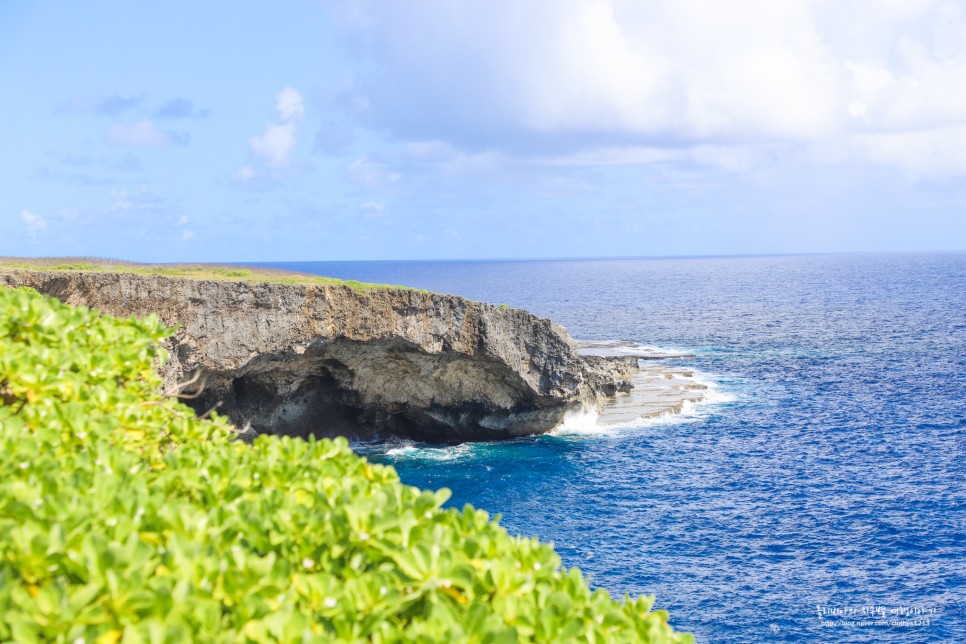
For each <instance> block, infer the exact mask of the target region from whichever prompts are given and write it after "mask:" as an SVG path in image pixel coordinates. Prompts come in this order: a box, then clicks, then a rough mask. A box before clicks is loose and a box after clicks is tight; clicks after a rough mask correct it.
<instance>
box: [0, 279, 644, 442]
mask: <svg viewBox="0 0 966 644" xmlns="http://www.w3.org/2000/svg"><path fill="white" fill-rule="evenodd" d="M0 285H5V286H8V287H18V286H27V287H31V288H34V289H36V290H38V291H40V292H41V293H45V294H48V295H51V296H53V297H56V298H58V299H60V300H62V301H64V302H66V303H68V304H72V305H83V306H88V307H92V308H98V309H100V310H102V311H104V312H106V313H110V314H112V315H117V316H130V315H146V314H150V313H156V314H157V315H158V316H159V317H160V318H161V320H162V321H163V322H164V323H165V324H168V325H170V326H176V327H177V328H176V331H175V332H174V334H173V336H172V337H171V338H170V339H169V340H168V341H167V344H168V346H167V348H168V349H169V351H170V359H169V361H168V362H167V363H166V364H165V365H164V366H163V368H162V375H163V377H164V381H165V386H166V390H167V392H168V393H169V394H172V395H173V394H175V393H177V392H178V391H179V383H184V382H186V381H191V380H194V383H193V384H192V385H191V386H189V387H186V388H182V389H181V390H180V391H181V393H182V394H190V395H192V396H194V397H192V398H190V399H188V400H186V402H188V403H189V404H191V405H192V406H193V407H195V409H197V410H198V411H199V413H202V412H205V411H208V410H209V409H212V408H217V409H218V410H219V412H221V413H224V414H226V415H227V416H229V418H231V420H232V421H233V422H234V423H235V424H236V425H237V426H238V427H240V428H246V429H247V431H248V432H249V436H252V435H254V434H257V433H275V434H285V435H292V436H303V437H304V436H309V435H315V436H335V435H343V436H348V437H350V438H357V439H372V438H378V437H381V436H400V437H404V438H413V439H418V440H430V441H466V440H494V439H504V438H510V437H514V436H521V435H530V434H540V433H544V432H547V431H550V430H552V429H553V428H554V427H556V426H557V425H558V424H559V423H560V422H561V420H562V419H563V417H564V415H565V414H567V413H568V412H571V411H574V410H579V409H589V410H596V411H601V410H603V408H604V403H605V401H606V400H607V399H608V397H611V396H614V395H616V394H620V393H624V392H628V391H630V390H631V389H632V387H633V384H632V378H633V377H634V376H635V374H637V373H639V370H638V360H637V358H635V357H633V356H609V357H602V356H593V355H586V356H584V355H581V353H580V351H579V348H578V345H577V344H576V343H575V342H574V341H573V340H572V339H571V338H570V336H569V335H568V334H567V332H566V330H564V329H563V328H562V327H560V326H559V325H555V324H553V323H552V322H551V321H550V320H548V319H545V318H539V317H537V316H534V315H532V314H530V313H528V312H526V311H522V310H519V309H508V308H506V307H497V306H493V305H490V304H485V303H480V302H473V301H470V300H466V299H464V298H461V297H457V296H452V295H442V294H436V293H427V292H423V291H416V290H410V289H403V288H364V289H360V288H353V287H350V286H341V285H312V284H283V283H273V282H247V281H231V280H205V279H191V278H181V277H166V276H162V275H145V274H134V273H125V272H120V271H119V272H105V271H85V270H77V271H65V270H34V269H30V270H25V269H3V270H2V271H0Z"/></svg>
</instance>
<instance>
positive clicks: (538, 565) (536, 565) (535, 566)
mask: <svg viewBox="0 0 966 644" xmlns="http://www.w3.org/2000/svg"><path fill="white" fill-rule="evenodd" d="M540 568H542V566H541V565H540V562H539V561H538V562H536V563H535V564H533V569H534V570H540Z"/></svg>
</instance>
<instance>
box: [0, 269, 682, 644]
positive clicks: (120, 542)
mask: <svg viewBox="0 0 966 644" xmlns="http://www.w3.org/2000/svg"><path fill="white" fill-rule="evenodd" d="M166 334H167V331H166V330H165V329H164V328H163V326H162V325H161V324H160V323H159V321H158V320H157V318H155V317H150V318H148V319H146V320H137V319H124V320H119V319H115V318H111V317H108V316H99V315H98V314H97V312H96V311H94V312H92V311H88V310H87V309H80V308H71V307H68V306H65V305H63V304H61V303H59V302H57V301H55V300H51V299H48V298H44V297H42V296H40V295H38V294H37V293H36V292H34V291H30V290H28V289H16V290H11V289H6V288H0V640H2V641H8V640H14V641H17V642H34V641H63V642H75V641H84V642H116V641H122V640H123V641H124V642H141V641H150V642H183V641H251V642H265V641H279V642H295V641H319V642H331V641H359V640H372V641H376V642H400V641H419V642H458V641H472V642H514V641H527V640H531V639H532V640H539V641H548V642H549V641H554V642H557V641H567V640H575V639H579V640H585V641H586V640H590V641H596V642H601V641H622V642H623V641H637V640H640V641H690V637H689V636H687V635H681V634H678V633H675V632H674V631H672V629H671V628H670V627H669V626H668V625H667V623H666V614H665V613H664V612H662V611H654V612H651V611H650V607H651V601H652V600H651V599H649V598H639V599H635V600H630V599H627V598H625V601H624V602H623V603H617V602H614V601H612V600H611V599H610V598H609V597H608V595H607V593H606V592H605V591H603V590H596V591H593V592H591V591H590V590H589V589H588V587H587V584H586V581H585V580H584V579H583V578H582V576H581V574H580V572H579V571H578V570H576V569H571V570H569V571H565V570H562V569H561V567H560V560H559V558H558V557H557V555H556V554H555V553H554V551H553V549H552V548H551V547H549V546H547V545H543V544H540V543H538V542H537V541H534V540H530V539H521V538H515V537H511V536H509V535H508V534H507V533H506V531H505V530H503V528H501V527H499V526H498V525H497V523H496V522H495V521H491V520H489V518H488V516H487V514H486V513H485V512H482V511H479V510H474V509H472V508H471V507H469V506H467V507H466V508H464V509H463V510H462V511H457V510H453V509H447V510H444V509H441V506H442V504H443V503H444V501H445V500H446V498H447V496H448V492H447V491H446V490H441V491H439V492H436V493H433V492H426V491H420V490H418V489H416V488H413V487H409V486H406V485H403V484H401V483H400V482H399V479H398V477H397V476H396V473H395V471H394V470H393V469H392V468H391V467H382V466H379V465H373V464H370V463H368V462H366V461H365V460H364V459H362V458H359V457H358V456H356V455H354V454H353V453H352V452H351V451H350V450H349V448H348V445H347V443H346V441H345V440H342V439H339V440H335V441H329V440H320V441H316V440H309V441H302V440H297V439H296V440H293V439H287V438H278V437H268V436H262V437H260V438H258V439H257V440H256V441H255V443H254V444H253V445H251V446H248V445H245V444H244V443H242V442H241V441H234V440H230V439H231V437H232V431H233V430H232V428H231V427H230V426H229V425H228V424H227V423H226V422H225V420H224V419H222V418H218V417H214V418H212V419H210V420H199V419H197V418H196V417H195V415H194V413H193V412H192V410H191V409H189V408H188V407H185V406H183V405H181V404H180V403H178V402H176V401H174V400H172V399H165V398H163V397H162V396H161V395H160V393H159V390H160V380H159V377H158V375H157V373H156V372H155V369H154V368H153V364H155V363H156V361H158V360H162V359H163V358H164V355H163V349H161V348H160V347H159V344H158V342H159V341H160V340H161V339H162V338H163V337H164V336H165V335H166Z"/></svg>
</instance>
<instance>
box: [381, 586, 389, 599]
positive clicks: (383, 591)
mask: <svg viewBox="0 0 966 644" xmlns="http://www.w3.org/2000/svg"><path fill="white" fill-rule="evenodd" d="M386 592H387V591H386V587H385V586H380V587H379V594H380V595H381V596H383V597H385V596H386Z"/></svg>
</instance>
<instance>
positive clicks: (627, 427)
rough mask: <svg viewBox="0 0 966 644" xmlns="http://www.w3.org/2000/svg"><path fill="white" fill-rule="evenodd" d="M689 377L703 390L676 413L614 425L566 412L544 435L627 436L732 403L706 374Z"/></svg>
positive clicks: (597, 417)
mask: <svg viewBox="0 0 966 644" xmlns="http://www.w3.org/2000/svg"><path fill="white" fill-rule="evenodd" d="M692 373H693V375H692V376H691V377H689V378H687V380H688V381H689V382H690V383H693V384H696V385H703V386H704V387H707V389H704V390H701V391H702V397H701V399H700V400H693V401H692V400H685V401H683V402H682V404H681V408H680V411H675V410H673V409H669V410H667V411H666V412H664V413H661V414H660V415H658V416H652V417H647V418H635V419H633V420H627V421H621V422H616V423H601V422H600V415H599V414H597V413H596V411H594V410H579V411H575V412H569V413H568V414H567V415H565V416H564V419H563V421H562V422H561V423H560V424H559V425H557V427H555V428H554V429H553V430H551V431H550V432H548V433H549V434H550V435H551V436H567V437H579V436H615V435H621V434H626V433H628V432H633V431H640V430H643V429H648V428H651V427H655V426H658V425H667V424H679V423H689V422H694V421H696V420H700V419H702V418H706V417H707V416H708V415H710V414H711V413H713V412H714V410H715V409H716V408H717V407H718V406H719V405H723V404H727V403H730V402H734V400H735V395H734V394H733V393H730V392H726V391H722V390H721V387H720V385H719V383H718V382H717V381H716V380H715V379H714V378H713V377H712V376H710V375H709V374H705V373H701V372H697V371H694V370H692Z"/></svg>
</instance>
